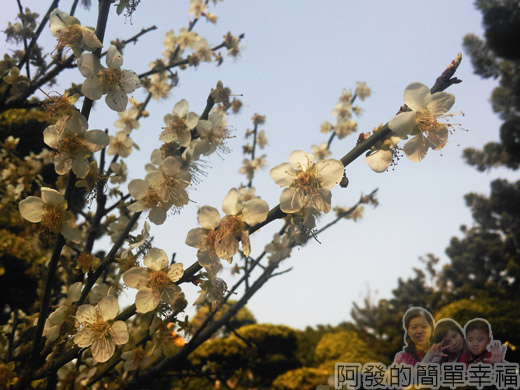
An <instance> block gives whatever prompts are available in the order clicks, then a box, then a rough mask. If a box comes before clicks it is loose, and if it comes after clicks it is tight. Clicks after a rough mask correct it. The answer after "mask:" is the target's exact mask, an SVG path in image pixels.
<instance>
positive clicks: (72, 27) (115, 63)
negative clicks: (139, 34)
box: [50, 8, 141, 111]
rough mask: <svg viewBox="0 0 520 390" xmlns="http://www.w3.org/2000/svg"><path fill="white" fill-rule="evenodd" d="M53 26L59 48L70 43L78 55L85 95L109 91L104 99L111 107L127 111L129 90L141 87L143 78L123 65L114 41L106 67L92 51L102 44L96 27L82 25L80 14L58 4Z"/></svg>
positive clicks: (100, 94) (52, 19) (99, 94)
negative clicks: (71, 12) (83, 78)
mask: <svg viewBox="0 0 520 390" xmlns="http://www.w3.org/2000/svg"><path fill="white" fill-rule="evenodd" d="M50 30H51V33H52V34H53V35H54V36H55V37H56V38H57V39H58V44H57V46H56V49H57V50H61V49H63V48H64V47H70V48H71V49H72V51H73V53H74V55H75V57H76V58H77V59H78V70H79V71H80V73H81V74H82V75H83V76H84V77H85V78H86V80H85V82H84V83H83V85H82V87H81V92H82V93H83V95H85V96H86V97H87V98H89V99H91V100H99V99H100V98H101V97H102V96H103V95H106V98H105V101H106V103H107V105H108V106H109V107H110V108H111V109H112V110H114V111H124V110H125V108H126V105H127V103H128V96H127V94H129V93H132V92H133V91H135V90H136V89H137V88H139V86H140V85H141V82H140V80H139V77H138V76H137V74H136V73H135V72H133V71H130V70H122V69H121V65H122V64H123V57H122V56H121V53H119V51H118V50H117V49H116V47H115V46H114V45H112V46H110V48H109V49H108V52H107V56H106V64H107V66H108V68H105V67H103V66H102V65H101V63H100V61H99V56H98V55H96V54H94V53H91V52H93V51H95V50H97V49H100V48H101V47H102V44H101V42H100V41H99V39H98V38H97V36H96V34H95V30H94V29H93V28H90V27H85V26H83V25H81V22H80V21H79V20H78V19H77V18H75V17H73V16H70V15H69V14H67V13H65V12H63V11H61V10H59V9H58V8H55V9H54V10H53V11H52V12H51V15H50ZM84 51H88V52H89V53H84Z"/></svg>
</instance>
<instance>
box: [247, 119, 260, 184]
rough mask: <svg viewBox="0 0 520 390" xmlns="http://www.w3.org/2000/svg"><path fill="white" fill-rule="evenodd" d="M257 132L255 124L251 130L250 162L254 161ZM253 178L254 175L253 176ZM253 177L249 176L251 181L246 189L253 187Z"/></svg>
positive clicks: (256, 124)
mask: <svg viewBox="0 0 520 390" xmlns="http://www.w3.org/2000/svg"><path fill="white" fill-rule="evenodd" d="M257 131H258V123H255V128H254V129H253V150H252V151H251V162H253V160H254V159H255V149H256V133H257ZM253 176H254V175H253ZM253 176H251V180H249V183H247V187H248V188H251V187H252V186H253Z"/></svg>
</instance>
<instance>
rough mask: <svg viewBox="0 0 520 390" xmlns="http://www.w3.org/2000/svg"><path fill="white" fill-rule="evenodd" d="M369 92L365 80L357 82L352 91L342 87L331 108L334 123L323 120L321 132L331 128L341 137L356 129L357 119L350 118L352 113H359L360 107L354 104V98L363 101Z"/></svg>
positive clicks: (328, 130) (327, 131)
mask: <svg viewBox="0 0 520 390" xmlns="http://www.w3.org/2000/svg"><path fill="white" fill-rule="evenodd" d="M370 94H371V90H370V88H369V87H368V85H367V84H366V83H365V82H358V83H357V86H356V89H355V91H354V93H352V90H347V89H343V92H342V94H341V96H340V98H339V100H338V102H337V103H336V108H334V110H332V115H334V116H335V117H336V123H335V124H334V125H332V124H331V123H330V122H328V121H325V122H323V123H322V124H321V132H322V133H329V132H330V131H331V130H332V131H333V132H334V134H335V135H336V136H337V137H338V138H339V139H342V138H344V137H346V136H347V135H349V134H353V133H355V132H356V131H357V121H356V120H354V119H352V117H353V114H355V115H360V114H361V111H362V110H361V108H360V107H359V106H354V101H355V100H356V98H359V100H361V101H363V100H365V99H366V98H367V97H369V96H370Z"/></svg>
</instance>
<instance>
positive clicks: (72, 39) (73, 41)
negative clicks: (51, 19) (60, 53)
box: [57, 24, 83, 50]
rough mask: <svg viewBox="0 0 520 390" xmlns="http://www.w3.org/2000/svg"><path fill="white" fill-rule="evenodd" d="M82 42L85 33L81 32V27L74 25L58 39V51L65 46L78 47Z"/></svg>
mask: <svg viewBox="0 0 520 390" xmlns="http://www.w3.org/2000/svg"><path fill="white" fill-rule="evenodd" d="M82 40H83V32H82V31H81V27H79V26H78V25H75V24H73V25H72V26H69V27H68V28H67V29H66V30H65V31H64V32H62V33H61V34H60V37H59V38H58V46H57V49H58V50H59V49H63V48H64V47H65V46H75V45H78V44H80V43H81V41H82Z"/></svg>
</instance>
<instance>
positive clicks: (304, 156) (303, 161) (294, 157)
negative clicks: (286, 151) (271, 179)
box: [289, 150, 314, 171]
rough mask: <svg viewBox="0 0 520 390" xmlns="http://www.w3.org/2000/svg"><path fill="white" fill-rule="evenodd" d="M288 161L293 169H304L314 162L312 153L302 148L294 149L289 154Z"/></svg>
mask: <svg viewBox="0 0 520 390" xmlns="http://www.w3.org/2000/svg"><path fill="white" fill-rule="evenodd" d="M289 163H291V165H292V166H293V167H294V168H295V169H300V170H303V171H306V170H307V167H308V166H309V165H311V164H312V163H314V155H312V154H311V153H306V152H304V151H303V150H295V151H294V152H292V153H291V154H290V155H289Z"/></svg>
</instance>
